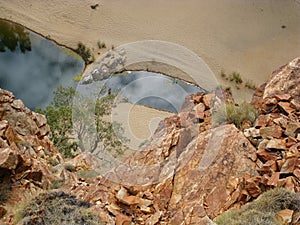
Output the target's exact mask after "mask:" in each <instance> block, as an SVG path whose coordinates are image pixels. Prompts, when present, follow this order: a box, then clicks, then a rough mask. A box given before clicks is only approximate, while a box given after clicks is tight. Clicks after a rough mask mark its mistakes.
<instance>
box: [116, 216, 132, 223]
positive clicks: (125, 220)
mask: <svg viewBox="0 0 300 225" xmlns="http://www.w3.org/2000/svg"><path fill="white" fill-rule="evenodd" d="M130 224H131V218H130V217H129V216H125V215H124V214H122V213H120V214H118V215H117V216H116V225H130Z"/></svg>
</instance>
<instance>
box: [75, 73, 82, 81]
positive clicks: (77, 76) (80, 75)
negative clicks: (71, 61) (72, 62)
mask: <svg viewBox="0 0 300 225" xmlns="http://www.w3.org/2000/svg"><path fill="white" fill-rule="evenodd" d="M82 76H83V74H82V73H79V74H77V75H76V76H75V77H73V81H75V82H79V81H81V79H82Z"/></svg>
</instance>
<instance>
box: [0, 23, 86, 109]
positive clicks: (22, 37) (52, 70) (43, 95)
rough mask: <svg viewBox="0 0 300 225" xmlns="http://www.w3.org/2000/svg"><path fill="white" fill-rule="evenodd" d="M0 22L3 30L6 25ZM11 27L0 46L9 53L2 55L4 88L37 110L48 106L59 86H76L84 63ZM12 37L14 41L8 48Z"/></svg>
mask: <svg viewBox="0 0 300 225" xmlns="http://www.w3.org/2000/svg"><path fill="white" fill-rule="evenodd" d="M0 22H1V24H2V25H1V26H2V27H3V21H1V20H0ZM5 23H7V22H5ZM9 25H11V26H12V27H11V28H5V29H6V30H5V32H2V31H1V29H0V43H1V44H0V46H2V47H3V46H4V49H5V50H6V49H9V50H10V51H5V50H4V51H0V87H1V88H3V89H6V90H9V91H12V92H13V93H14V95H15V96H16V97H17V98H20V99H22V100H23V101H24V103H25V105H26V106H28V107H29V108H31V109H34V108H36V107H42V108H43V107H45V106H47V105H48V104H49V103H50V101H51V99H52V98H53V91H54V90H55V89H56V87H57V86H59V85H62V86H75V83H74V81H73V80H72V78H73V77H74V76H76V75H77V74H79V73H82V71H83V68H84V62H83V61H82V60H79V59H78V58H75V57H74V56H73V55H70V54H67V53H66V51H65V49H63V48H62V47H59V46H58V45H56V44H55V43H53V42H52V41H49V40H47V39H45V38H43V37H41V36H39V35H37V34H35V33H33V32H31V31H27V30H26V29H25V30H24V29H20V28H16V27H15V26H14V25H13V24H12V23H9ZM7 26H8V25H5V26H4V27H7ZM7 35H8V36H7ZM10 37H12V39H13V41H12V43H8V44H7V41H6V40H7V39H9V38H10ZM28 37H29V39H28ZM22 46H23V47H22ZM0 49H1V47H0ZM30 49H31V51H29V50H30Z"/></svg>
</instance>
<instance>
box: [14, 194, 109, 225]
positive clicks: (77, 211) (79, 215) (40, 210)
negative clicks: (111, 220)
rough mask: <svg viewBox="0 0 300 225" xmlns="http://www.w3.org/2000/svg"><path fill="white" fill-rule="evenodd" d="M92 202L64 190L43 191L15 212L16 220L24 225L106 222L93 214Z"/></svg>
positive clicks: (96, 224) (94, 224)
mask: <svg viewBox="0 0 300 225" xmlns="http://www.w3.org/2000/svg"><path fill="white" fill-rule="evenodd" d="M91 206H92V204H90V203H87V202H83V201H79V200H77V199H76V198H75V197H74V196H71V195H68V194H65V193H64V192H50V193H42V194H40V195H39V196H37V197H36V198H35V199H33V200H32V201H29V202H28V203H27V204H26V205H24V206H23V207H21V208H20V209H19V210H18V212H17V213H16V214H15V222H18V221H20V220H22V221H21V222H22V224H24V225H61V224H74V225H75V224H86V225H100V224H104V223H103V222H101V221H100V219H99V218H98V217H97V216H96V215H94V214H92V213H91V212H90V210H89V208H90V207H91Z"/></svg>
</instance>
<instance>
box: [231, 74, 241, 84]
mask: <svg viewBox="0 0 300 225" xmlns="http://www.w3.org/2000/svg"><path fill="white" fill-rule="evenodd" d="M229 80H230V81H233V82H235V83H236V84H241V83H243V80H242V78H241V75H240V74H239V73H238V72H233V73H232V74H230V76H229Z"/></svg>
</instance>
